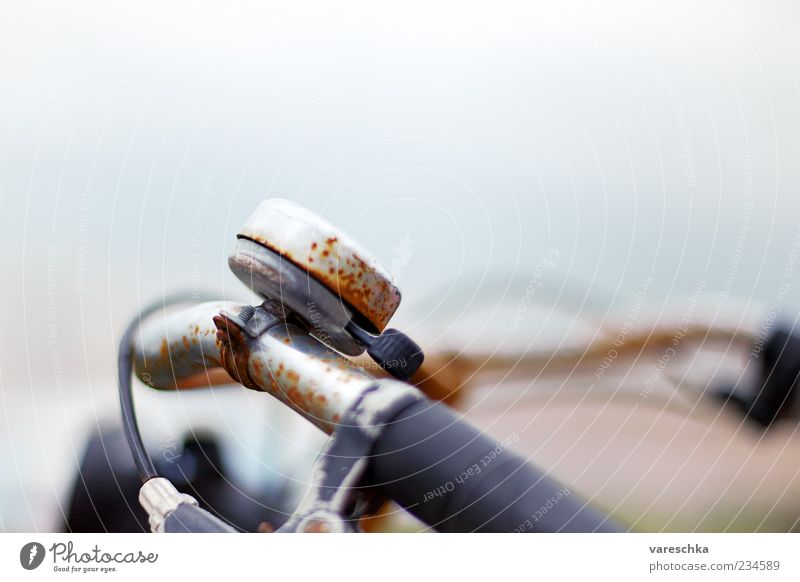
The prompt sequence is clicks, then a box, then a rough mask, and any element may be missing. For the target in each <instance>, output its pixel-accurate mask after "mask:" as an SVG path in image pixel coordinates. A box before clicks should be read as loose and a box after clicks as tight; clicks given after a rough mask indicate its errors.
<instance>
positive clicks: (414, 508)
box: [366, 400, 620, 532]
mask: <svg viewBox="0 0 800 582" xmlns="http://www.w3.org/2000/svg"><path fill="white" fill-rule="evenodd" d="M366 483H367V484H368V485H370V486H374V487H377V488H378V489H379V491H380V492H381V494H382V495H384V496H386V497H388V498H389V499H392V500H394V501H395V502H397V503H399V504H400V505H402V506H403V507H404V508H406V509H407V510H408V511H410V512H411V513H412V514H414V515H415V516H417V517H418V518H419V519H421V520H422V521H424V522H425V523H427V524H429V525H430V526H431V527H433V528H434V529H436V530H438V531H441V532H524V531H538V532H557V531H562V532H615V531H620V528H619V527H618V526H617V525H616V524H615V523H613V522H612V521H611V520H610V518H608V517H607V516H604V515H602V514H600V513H599V512H597V511H595V510H594V509H592V508H590V507H588V506H587V505H586V504H585V503H584V502H583V501H581V500H579V499H577V496H576V495H574V494H572V493H571V492H570V491H569V489H567V488H566V487H564V486H562V485H561V484H559V483H557V482H555V481H554V480H552V479H550V478H549V477H547V476H546V475H545V474H544V473H543V472H542V471H540V470H539V469H537V468H535V467H534V466H533V465H531V464H530V463H527V462H526V461H525V460H524V459H522V458H521V457H519V456H518V455H516V454H514V453H513V452H511V451H510V450H508V448H507V447H506V446H504V445H503V444H501V443H498V442H497V441H495V440H493V439H492V438H490V437H488V436H486V435H485V434H483V433H481V432H480V431H479V430H477V429H476V428H475V427H473V426H472V425H470V424H469V423H468V422H466V421H464V420H463V419H461V418H459V417H458V416H456V415H455V414H454V413H453V412H452V411H451V410H450V409H448V408H447V407H446V406H444V405H442V404H439V403H433V402H431V401H429V400H422V401H418V402H417V403H415V404H412V405H410V406H409V407H408V408H406V409H404V410H403V411H402V412H400V413H399V414H398V415H396V416H395V418H394V419H393V420H392V421H391V422H390V423H388V424H387V425H386V426H385V427H384V430H383V433H382V435H381V437H380V438H379V440H378V441H377V442H376V445H375V447H374V448H373V451H372V456H371V458H370V463H369V468H368V470H367V474H366Z"/></svg>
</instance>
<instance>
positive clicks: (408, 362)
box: [228, 199, 424, 379]
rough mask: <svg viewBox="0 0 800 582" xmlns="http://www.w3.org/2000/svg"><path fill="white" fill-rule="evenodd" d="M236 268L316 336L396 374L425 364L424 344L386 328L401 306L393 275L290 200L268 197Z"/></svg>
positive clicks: (247, 229)
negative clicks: (422, 346) (421, 346)
mask: <svg viewBox="0 0 800 582" xmlns="http://www.w3.org/2000/svg"><path fill="white" fill-rule="evenodd" d="M228 264H229V266H230V268H231V270H232V271H233V273H234V274H235V275H236V276H237V277H238V278H239V280H240V281H242V282H243V283H244V284H245V285H247V286H248V287H250V289H252V290H253V291H254V292H255V293H256V294H258V295H259V296H261V297H262V298H264V299H271V300H274V301H278V302H280V303H282V304H283V305H285V306H286V307H288V308H289V309H290V310H291V311H293V312H294V313H295V314H296V315H297V316H298V317H300V319H302V320H303V321H304V323H305V325H306V326H307V328H308V331H309V333H310V334H311V335H313V336H314V337H316V338H317V339H319V340H320V341H322V342H323V343H325V344H327V345H328V346H330V347H332V348H333V349H335V350H337V351H339V352H341V353H343V354H347V355H350V356H357V355H359V354H362V353H363V352H364V350H365V349H366V350H367V353H368V354H369V355H370V356H371V357H372V358H373V359H374V360H375V361H376V362H377V363H378V365H380V366H381V367H383V368H384V369H386V371H388V372H389V373H390V374H392V375H393V376H395V377H398V378H401V379H408V378H409V377H410V376H411V375H412V374H413V373H414V372H415V371H416V370H417V369H418V368H419V366H420V365H421V364H422V360H423V358H424V356H423V354H422V350H421V349H420V347H419V346H418V345H417V344H416V343H414V342H413V341H412V340H411V339H410V338H408V337H407V336H406V335H404V334H402V333H401V332H399V331H397V330H394V329H385V328H386V324H387V323H388V322H389V319H390V318H391V317H392V315H394V312H395V311H396V310H397V307H398V306H399V305H400V290H399V289H398V288H397V285H396V284H395V283H394V281H393V280H392V277H391V275H390V274H389V273H388V271H386V270H385V269H384V268H383V267H382V266H381V265H380V264H379V263H378V261H377V260H376V259H375V258H374V257H373V256H372V255H371V254H370V253H369V252H368V251H367V250H366V249H364V248H363V247H362V246H361V245H360V244H358V243H357V242H356V241H354V240H353V239H352V238H350V237H349V236H348V235H347V234H345V233H344V232H342V231H340V230H339V229H337V228H336V227H335V226H333V225H332V224H330V223H328V222H327V221H325V220H323V219H322V218H320V217H319V216H317V215H316V214H314V213H313V212H311V211H310V210H308V209H306V208H303V207H302V206H299V205H298V204H295V203H293V202H290V201H288V200H281V199H270V200H266V201H265V202H263V203H262V204H261V205H260V206H259V207H258V208H257V209H256V211H255V212H254V213H253V215H252V216H251V217H250V218H249V219H248V220H247V222H246V223H245V225H244V227H242V229H241V231H240V232H239V234H238V235H237V242H236V246H235V248H234V249H233V252H232V253H231V255H230V258H229V259H228Z"/></svg>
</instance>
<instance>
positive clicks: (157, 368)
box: [134, 302, 617, 532]
mask: <svg viewBox="0 0 800 582" xmlns="http://www.w3.org/2000/svg"><path fill="white" fill-rule="evenodd" d="M220 313H222V317H221V316H220ZM245 314H246V315H247V316H248V317H250V318H251V317H252V308H249V307H247V306H244V305H242V304H237V303H230V302H228V303H219V302H217V303H207V304H201V305H198V306H196V307H192V308H190V309H186V310H181V311H177V312H174V313H172V314H170V315H167V316H166V317H165V319H163V320H158V319H155V318H153V319H151V320H147V321H145V324H144V326H143V327H142V329H141V331H140V335H139V338H138V341H137V348H136V350H135V352H134V365H135V371H136V374H137V375H138V376H139V378H140V379H142V380H143V381H144V382H145V383H147V384H148V385H150V386H151V387H154V388H160V389H175V388H180V387H183V386H194V385H198V381H197V377H198V376H200V377H201V380H202V379H204V380H205V381H206V382H199V384H202V383H207V384H211V383H213V382H214V375H213V374H209V372H208V368H214V367H220V366H224V367H225V369H227V371H228V374H230V376H231V377H233V378H234V379H236V380H237V381H239V382H241V383H242V384H244V385H245V386H248V387H250V388H254V389H258V390H262V391H264V392H268V393H269V394H271V395H272V396H274V397H276V398H278V399H279V400H281V401H282V402H284V403H285V404H287V405H288V406H290V407H292V408H294V409H295V410H296V411H297V412H299V413H300V414H301V415H302V416H304V417H305V418H307V419H308V420H309V421H311V422H312V423H313V424H315V425H316V426H317V427H319V428H320V429H322V430H323V431H325V432H327V433H332V432H333V431H334V429H335V428H336V426H337V424H338V423H339V421H340V420H341V419H342V418H343V417H344V415H345V413H346V412H347V411H348V409H349V408H350V407H351V406H353V405H354V404H355V403H356V402H357V401H358V399H359V397H360V396H361V395H362V394H363V393H364V392H365V391H366V390H367V389H370V388H371V387H374V386H375V384H376V382H378V383H380V382H384V381H382V380H376V379H375V378H373V377H372V376H370V375H368V374H366V373H365V372H364V371H362V370H361V369H359V368H357V367H356V366H355V365H354V364H352V363H351V361H350V360H347V359H345V358H343V357H342V356H340V355H339V354H337V353H336V352H333V351H332V350H330V349H329V348H327V347H326V346H325V345H324V344H323V343H322V342H320V341H319V340H317V339H316V338H314V337H312V336H311V335H309V334H308V332H307V331H306V330H305V329H304V328H302V327H300V326H298V325H294V324H292V323H288V322H287V321H285V320H281V319H280V318H277V317H276V318H275V320H274V321H272V322H271V321H270V320H269V317H268V316H264V315H263V314H262V315H261V317H262V319H261V320H260V321H258V322H256V323H257V324H258V326H257V333H254V334H253V335H252V336H251V335H248V334H247V333H246V331H247V330H246V329H245V330H244V331H243V330H242V329H241V328H239V327H237V325H234V324H233V322H234V321H239V320H240V319H241V320H242V321H244V319H245ZM212 320H213V321H214V325H213V326H212V323H211V322H212ZM247 321H248V322H249V321H253V320H251V319H248V320H247ZM203 376H204V378H202V377H203ZM228 381H230V380H228ZM385 382H396V381H394V380H385ZM409 390H415V389H413V388H411V387H409ZM507 448H508V447H507V446H505V445H504V444H503V443H498V442H496V441H495V440H493V439H491V438H490V437H488V436H487V435H485V434H483V433H481V432H480V431H478V430H477V429H476V428H474V427H473V426H472V425H470V424H469V423H468V422H466V421H464V420H463V419H461V418H459V417H458V416H457V415H456V414H455V413H453V412H452V411H451V410H450V409H448V408H447V407H445V406H444V405H442V404H439V403H434V402H432V401H430V400H428V399H427V398H422V397H421V398H420V399H418V400H416V401H415V403H413V404H411V405H410V406H408V407H407V408H405V409H404V410H402V411H400V412H399V413H398V414H397V415H396V416H395V418H393V419H392V420H391V421H390V422H388V423H386V424H385V425H384V426H382V427H381V431H380V433H379V434H378V436H377V437H376V440H375V445H374V449H373V451H372V455H371V457H370V459H369V464H368V469H367V473H366V481H367V484H368V485H371V486H374V487H376V488H377V489H379V490H380V492H381V493H382V494H383V495H384V496H385V497H387V498H389V499H392V500H394V501H395V502H397V503H399V504H400V505H402V506H403V507H405V508H406V509H408V511H410V512H411V513H413V514H414V515H416V516H417V517H419V518H420V519H422V520H423V521H424V522H426V523H427V524H429V525H430V526H431V527H434V528H435V529H437V530H440V531H505V532H508V531H581V532H587V531H617V527H616V526H615V525H614V524H613V523H611V522H610V521H609V519H608V518H607V517H605V516H602V515H600V514H599V513H597V512H595V511H594V510H592V509H590V508H588V507H587V506H586V505H585V504H584V503H582V502H581V501H579V500H577V499H576V497H577V496H576V495H573V494H571V492H570V491H569V489H566V488H565V487H563V486H561V485H560V484H558V483H556V482H555V481H554V480H552V479H550V478H549V477H547V476H546V475H545V474H544V473H543V472H542V471H540V470H539V469H537V468H535V467H534V466H532V465H530V464H529V463H527V462H526V461H525V460H524V459H522V458H521V457H519V456H517V455H515V454H514V453H512V452H511V451H510V450H507Z"/></svg>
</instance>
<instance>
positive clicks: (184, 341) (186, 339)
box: [181, 336, 189, 350]
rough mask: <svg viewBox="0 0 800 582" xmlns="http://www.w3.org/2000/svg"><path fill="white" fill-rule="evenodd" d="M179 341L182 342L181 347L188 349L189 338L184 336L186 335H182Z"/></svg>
mask: <svg viewBox="0 0 800 582" xmlns="http://www.w3.org/2000/svg"><path fill="white" fill-rule="evenodd" d="M181 341H182V342H183V347H185V348H186V349H187V350H188V349H189V338H188V337H186V336H183V337H182V338H181Z"/></svg>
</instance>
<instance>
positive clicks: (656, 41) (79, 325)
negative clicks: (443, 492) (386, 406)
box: [0, 1, 800, 530]
mask: <svg viewBox="0 0 800 582" xmlns="http://www.w3.org/2000/svg"><path fill="white" fill-rule="evenodd" d="M285 4H286V3H281V4H278V3H276V4H273V5H263V4H261V3H254V4H253V5H247V4H243V3H239V2H224V3H218V4H210V3H201V2H191V3H177V2H153V3H147V2H133V3H131V2H99V1H91V2H82V3H62V2H41V1H35V2H9V1H6V2H4V3H3V5H2V7H1V8H0V244H2V248H4V249H5V252H4V253H3V260H2V262H0V277H1V278H2V279H1V280H2V286H1V287H0V289H1V291H0V293H2V295H1V296H2V302H3V307H4V308H3V309H2V310H0V325H2V329H3V330H4V331H5V334H4V339H3V340H2V342H0V389H1V390H2V398H1V399H0V529H5V530H20V529H23V530H24V529H38V530H42V529H51V528H53V527H55V525H54V524H56V523H57V518H58V516H59V502H58V499H59V498H60V496H63V493H64V491H66V488H67V486H68V485H69V482H70V479H71V478H72V471H73V469H74V466H75V459H76V456H79V454H80V447H81V446H82V443H83V439H84V438H85V435H86V434H87V431H88V430H89V429H90V428H91V427H92V426H93V425H94V424H95V423H100V422H103V421H104V419H106V418H110V419H113V418H114V415H115V409H114V403H115V393H114V388H115V386H114V376H113V375H114V357H115V354H114V349H115V344H116V342H117V340H118V336H119V333H120V331H121V329H122V328H123V326H124V325H125V323H126V320H127V319H128V318H130V317H131V316H132V314H134V313H135V311H136V309H137V308H138V307H139V306H141V305H142V304H145V303H148V302H149V301H150V300H151V299H153V298H157V297H159V296H161V295H162V294H163V293H165V292H170V291H175V290H180V289H187V288H189V289H208V290H210V291H211V292H213V293H216V294H217V295H219V296H221V297H226V298H231V299H247V297H248V296H247V294H246V293H245V291H244V289H243V288H242V287H241V285H240V284H239V283H238V282H237V281H236V280H235V279H234V278H233V277H232V275H230V274H229V272H228V269H227V265H226V257H227V253H228V251H229V250H230V248H231V244H232V241H233V239H234V236H235V233H236V230H237V229H238V227H239V226H240V225H241V224H242V222H243V221H244V219H245V218H246V217H247V216H248V215H249V213H250V212H251V211H252V210H253V209H254V207H255V206H256V205H257V204H258V203H259V202H260V201H261V200H263V199H264V198H267V197H274V196H279V197H286V198H291V199H293V200H296V201H298V202H300V203H302V204H305V205H307V206H309V207H310V208H312V209H315V210H316V211H318V212H319V213H321V214H323V215H324V216H326V217H327V218H328V219H330V220H331V221H333V222H334V223H336V224H337V225H339V226H341V227H343V228H345V229H346V230H348V231H349V232H350V233H351V234H352V235H353V236H355V237H356V238H357V239H359V240H360V241H361V242H362V243H363V244H364V245H365V246H366V247H368V248H370V249H372V250H373V251H374V252H375V254H376V255H377V256H378V257H379V258H380V259H381V261H382V262H383V263H384V264H385V265H386V266H387V267H389V268H390V269H391V270H392V271H393V272H394V274H395V275H396V276H397V278H398V280H399V282H400V285H401V287H402V289H403V290H404V297H405V300H404V304H403V306H402V307H401V310H400V312H399V314H398V317H399V320H400V321H401V322H403V323H404V324H405V326H406V328H407V329H408V330H409V331H410V333H412V334H416V335H417V337H422V338H425V341H426V348H427V349H429V350H436V349H438V348H439V347H443V346H445V345H447V346H451V345H452V344H453V343H454V342H455V343H459V342H461V343H463V344H470V342H473V341H478V340H479V338H475V337H470V334H468V333H467V334H465V333H464V331H463V326H462V327H461V328H458V326H457V322H458V321H459V320H460V316H461V315H462V314H464V313H471V306H474V305H480V306H482V307H481V309H483V311H482V312H481V313H484V312H485V313H486V315H485V316H480V317H484V319H483V323H485V324H486V325H487V326H488V327H487V330H488V329H489V328H493V329H497V326H498V325H502V326H503V328H502V329H504V330H505V329H508V321H507V318H508V313H509V310H508V309H506V310H505V311H504V312H503V313H506V315H503V316H500V315H498V312H497V311H494V310H493V309H492V306H494V307H495V308H497V307H498V306H500V305H506V306H509V305H510V306H516V305H519V304H520V301H521V300H524V298H525V297H526V295H525V294H526V292H527V291H526V289H527V288H528V286H529V284H530V282H531V280H532V278H535V277H536V275H535V273H536V269H537V265H538V266H539V267H538V268H539V269H540V270H542V264H543V263H542V261H543V260H545V262H546V257H547V256H548V252H550V251H553V250H555V251H557V255H558V259H557V261H555V264H554V265H552V266H551V265H549V264H548V265H547V266H546V267H545V268H544V271H546V272H547V276H548V277H551V278H552V277H555V278H556V279H557V280H559V281H569V284H568V285H560V284H558V285H554V286H553V287H551V288H547V287H546V286H545V288H544V289H543V290H542V292H541V293H537V296H536V299H537V301H539V300H541V301H543V302H544V303H545V304H546V303H547V301H548V293H550V294H551V295H561V298H562V299H563V298H564V296H565V295H563V293H561V292H562V291H563V290H564V289H567V290H568V293H567V295H566V296H568V298H569V302H570V305H571V306H572V310H573V312H574V314H575V317H578V316H582V315H583V314H584V313H585V312H587V311H594V312H600V313H603V312H604V311H605V310H607V309H611V308H615V307H616V306H620V305H625V304H626V302H630V301H631V300H632V299H633V296H634V294H635V293H636V290H637V289H639V288H640V287H641V285H642V281H643V280H645V279H646V278H647V277H650V276H652V277H653V281H654V283H653V285H652V286H651V287H650V289H649V290H648V293H647V298H646V300H647V303H648V305H650V306H651V308H654V309H659V305H660V303H661V302H663V301H665V300H672V299H674V298H675V297H679V296H686V295H689V294H692V293H693V290H695V289H696V288H697V286H698V283H702V284H703V286H704V287H703V288H704V291H703V294H704V295H708V296H713V297H717V298H718V299H715V301H718V302H723V303H724V302H726V301H737V302H744V303H748V302H758V303H765V304H768V305H769V304H772V303H775V302H776V300H777V299H776V298H779V299H780V300H781V310H782V311H783V312H784V314H786V313H789V311H790V308H791V307H792V305H794V306H795V307H796V306H797V305H800V301H798V300H797V299H795V298H796V297H797V289H798V284H797V283H796V281H793V280H792V279H793V277H792V275H793V263H792V257H793V256H794V257H795V259H796V255H797V252H796V250H795V251H794V255H793V251H792V249H793V245H794V248H795V249H796V248H797V244H798V243H797V241H798V240H800V239H798V237H799V236H800V212H799V211H800V196H799V193H800V164H798V159H800V114H799V113H800V78H799V76H798V72H799V68H800V66H799V65H798V63H799V62H800V36H798V34H797V25H798V24H799V23H800V8H798V6H797V4H796V3H794V2H789V1H786V2H762V1H753V2H727V1H726V2H709V3H701V5H700V6H696V5H695V3H694V2H682V1H679V2H667V3H665V2H639V1H630V2H605V3H602V4H601V3H595V2H572V1H570V2H549V3H544V4H540V5H537V6H535V7H525V8H523V7H521V6H518V5H514V4H505V3H498V2H488V3H487V2H482V3H474V4H472V3H465V2H452V3H428V2H421V3H413V4H409V3H402V4H401V3H397V4H396V5H395V4H384V3H381V4H380V5H376V3H369V2H364V3H350V2H346V3H341V2H339V3H335V4H333V3H324V2H319V3H290V4H291V5H290V6H287V5H285ZM786 285H789V287H788V289H787V288H786ZM781 289H783V291H781ZM557 292H558V293H557ZM781 293H783V295H781ZM720 297H721V298H720ZM784 297H785V301H784V300H783V298H784ZM487 305H488V306H489V308H487ZM511 312H513V307H512V309H511ZM472 316H473V317H474V314H472ZM504 318H505V320H504ZM454 323H455V324H456V325H455V326H451V324H454ZM530 325H531V326H532V327H535V322H530ZM456 329H458V333H457V334H455V337H454V331H453V330H456ZM473 329H475V330H477V329H479V328H478V327H475V328H473ZM503 333H505V332H503ZM473 335H479V334H478V332H477V331H474V332H473ZM556 339H561V338H556ZM143 398H144V397H143ZM193 398H194V397H193ZM208 398H214V400H213V402H215V403H216V406H208V405H207V403H205V402H204V401H203V400H202V397H198V398H195V399H194V400H192V399H191V398H190V399H189V401H184V402H183V404H185V406H183V405H182V406H180V407H175V410H173V411H171V408H170V407H172V404H174V403H167V404H166V405H165V404H163V403H156V404H153V403H152V402H149V401H148V402H144V403H143V406H145V407H147V406H151V407H153V408H152V410H157V411H161V413H163V414H164V415H166V416H163V417H161V416H159V417H157V418H155V419H154V418H149V417H148V415H147V414H145V415H144V416H145V422H146V423H147V422H149V423H151V424H156V425H158V426H161V429H162V434H161V436H162V437H163V436H164V433H167V436H168V433H169V431H170V430H173V429H172V428H170V426H173V425H171V424H169V423H168V422H167V421H166V420H165V418H168V417H169V415H170V414H174V415H176V416H177V417H178V418H179V420H180V422H183V423H184V424H187V425H196V424H201V423H203V422H207V423H209V424H214V423H217V425H219V423H220V422H228V421H229V419H230V418H234V419H235V420H236V423H235V428H236V430H238V431H239V432H238V433H237V434H239V435H240V437H241V438H240V439H238V440H236V442H235V444H234V445H233V446H234V447H236V446H238V447H239V448H240V449H241V451H246V453H247V455H249V456H250V457H252V459H253V460H254V461H255V460H257V461H258V462H261V463H267V464H270V463H271V464H272V465H273V466H277V465H279V459H280V454H288V455H289V457H291V456H292V454H293V453H292V452H291V450H290V451H289V453H287V448H290V447H292V446H298V447H300V448H301V449H302V450H303V451H305V452H306V453H308V454H311V452H310V451H312V452H313V448H314V446H312V445H305V444H303V445H302V446H300V445H299V444H297V443H300V442H301V439H299V437H298V439H294V438H292V436H291V430H293V429H292V428H290V427H289V426H288V425H287V426H286V427H284V428H281V429H280V430H278V431H277V433H280V435H281V444H280V446H273V447H272V448H270V446H266V448H265V450H264V451H262V450H260V449H258V450H257V449H254V445H253V442H259V438H261V437H260V436H259V435H261V436H263V430H262V428H253V429H252V433H253V434H249V433H248V429H247V428H246V427H247V424H248V422H247V421H246V420H244V419H252V420H253V421H254V424H258V422H256V421H263V420H264V418H265V416H264V413H263V411H262V410H261V407H262V404H260V401H259V402H256V400H255V399H253V397H252V396H249V395H248V396H245V397H241V395H240V394H239V393H238V392H231V393H230V394H228V393H220V395H219V396H213V397H208ZM165 409H166V412H164V410H165ZM148 410H150V409H148ZM187 410H188V411H189V412H187ZM192 411H193V412H192ZM193 415H194V416H193ZM170 422H171V421H170ZM175 422H176V425H175V426H177V425H178V424H179V423H178V421H177V420H176V421H175ZM232 428H233V427H232ZM174 430H177V429H174ZM248 439H249V440H248ZM302 442H303V443H306V442H308V441H307V440H303V441H302ZM311 442H312V443H313V439H311ZM276 448H277V449H280V450H275V449H276ZM241 451H240V452H241ZM248 466H249V464H248V463H244V464H243V467H242V468H240V473H241V477H242V478H243V479H247V478H248V475H249V474H250V473H248V470H251V471H252V469H248V468H247V467H248ZM251 477H252V478H253V479H255V478H256V477H255V476H252V475H251Z"/></svg>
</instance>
